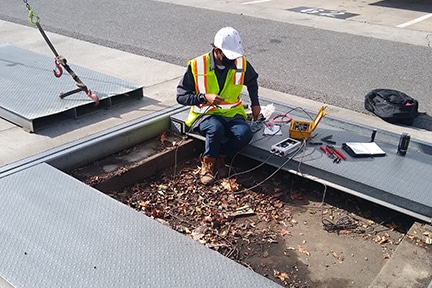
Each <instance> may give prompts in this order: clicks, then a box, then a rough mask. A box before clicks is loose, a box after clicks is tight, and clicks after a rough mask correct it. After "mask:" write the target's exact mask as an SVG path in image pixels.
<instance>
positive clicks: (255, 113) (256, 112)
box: [251, 105, 261, 120]
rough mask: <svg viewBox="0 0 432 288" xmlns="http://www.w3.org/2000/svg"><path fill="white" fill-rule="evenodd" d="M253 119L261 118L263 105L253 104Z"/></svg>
mask: <svg viewBox="0 0 432 288" xmlns="http://www.w3.org/2000/svg"><path fill="white" fill-rule="evenodd" d="M251 109H252V119H254V120H257V119H258V118H259V115H260V113H261V106H259V105H257V106H252V107H251Z"/></svg>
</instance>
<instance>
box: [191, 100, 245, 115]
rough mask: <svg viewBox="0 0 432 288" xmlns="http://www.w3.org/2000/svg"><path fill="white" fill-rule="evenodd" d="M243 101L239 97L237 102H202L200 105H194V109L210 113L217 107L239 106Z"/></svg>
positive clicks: (229, 107) (230, 107) (197, 111)
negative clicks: (215, 103)
mask: <svg viewBox="0 0 432 288" xmlns="http://www.w3.org/2000/svg"><path fill="white" fill-rule="evenodd" d="M242 104H243V102H242V101H241V99H240V98H239V99H237V101H236V102H222V103H220V104H219V105H217V106H214V105H211V104H200V105H194V106H193V111H194V112H195V113H200V114H203V113H209V112H211V111H214V110H216V109H222V110H223V109H232V108H235V107H238V106H240V105H242Z"/></svg>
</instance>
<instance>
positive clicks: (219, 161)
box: [215, 155, 229, 178]
mask: <svg viewBox="0 0 432 288" xmlns="http://www.w3.org/2000/svg"><path fill="white" fill-rule="evenodd" d="M225 159H226V155H219V157H217V158H216V164H215V171H216V172H217V175H218V177H219V178H226V177H228V174H229V167H228V166H227V165H226V163H225Z"/></svg>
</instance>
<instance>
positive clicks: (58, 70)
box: [53, 59, 63, 78]
mask: <svg viewBox="0 0 432 288" xmlns="http://www.w3.org/2000/svg"><path fill="white" fill-rule="evenodd" d="M54 64H55V66H56V69H53V72H54V76H55V77H57V78H60V77H61V76H62V75H63V69H62V67H61V65H60V63H59V61H58V60H57V59H55V60H54Z"/></svg>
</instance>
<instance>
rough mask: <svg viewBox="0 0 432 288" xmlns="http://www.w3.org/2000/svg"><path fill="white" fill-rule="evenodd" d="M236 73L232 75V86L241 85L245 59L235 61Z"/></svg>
mask: <svg viewBox="0 0 432 288" xmlns="http://www.w3.org/2000/svg"><path fill="white" fill-rule="evenodd" d="M235 65H236V72H235V73H234V85H243V83H244V74H245V72H244V71H245V66H246V58H245V57H239V58H237V59H236V60H235Z"/></svg>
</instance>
